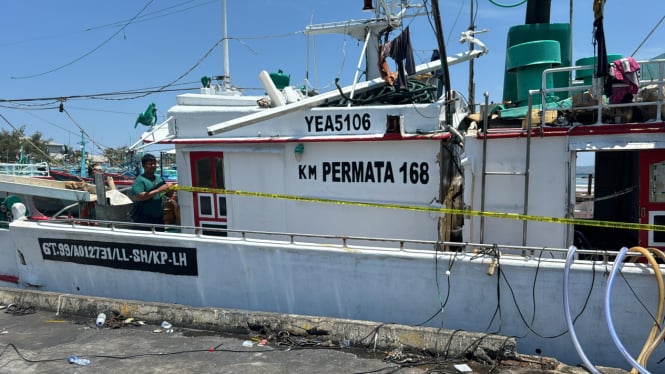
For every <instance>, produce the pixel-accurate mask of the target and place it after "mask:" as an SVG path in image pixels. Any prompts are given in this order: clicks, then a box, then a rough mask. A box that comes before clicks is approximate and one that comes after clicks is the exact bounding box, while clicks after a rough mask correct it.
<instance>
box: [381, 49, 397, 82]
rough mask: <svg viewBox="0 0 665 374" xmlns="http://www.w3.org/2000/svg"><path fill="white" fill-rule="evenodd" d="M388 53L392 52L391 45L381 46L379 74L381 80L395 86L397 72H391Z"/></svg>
mask: <svg viewBox="0 0 665 374" xmlns="http://www.w3.org/2000/svg"><path fill="white" fill-rule="evenodd" d="M388 51H390V44H389V43H388V44H387V46H382V45H379V73H380V74H381V78H382V79H383V80H384V81H385V82H386V83H387V84H388V85H389V86H393V85H395V79H397V72H396V71H391V70H390V65H388V61H386V59H387V58H388Z"/></svg>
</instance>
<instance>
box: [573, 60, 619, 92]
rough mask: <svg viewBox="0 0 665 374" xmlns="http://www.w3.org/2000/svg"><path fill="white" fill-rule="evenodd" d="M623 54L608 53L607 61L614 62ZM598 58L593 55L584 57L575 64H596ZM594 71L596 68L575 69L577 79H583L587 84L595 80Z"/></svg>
mask: <svg viewBox="0 0 665 374" xmlns="http://www.w3.org/2000/svg"><path fill="white" fill-rule="evenodd" d="M622 58H623V56H622V55H619V54H612V55H607V62H609V63H612V62H613V61H615V60H619V59H622ZM597 60H598V58H597V57H596V56H592V57H583V58H581V59H579V60H577V61H575V66H587V65H593V66H596V61H597ZM593 72H594V69H581V70H576V71H575V79H577V80H581V81H583V82H584V84H585V85H590V84H591V83H592V80H593Z"/></svg>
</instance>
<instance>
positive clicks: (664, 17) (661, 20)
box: [631, 15, 665, 56]
mask: <svg viewBox="0 0 665 374" xmlns="http://www.w3.org/2000/svg"><path fill="white" fill-rule="evenodd" d="M663 20H665V15H663V16H662V17H661V18H660V21H658V23H656V26H654V27H653V29H651V32H649V34H648V35H647V36H646V37H645V38H644V40H642V43H640V45H638V46H637V48H635V50H634V51H633V53H632V54H631V56H635V53H637V51H639V50H640V48H642V46H643V45H644V43H646V41H647V39H649V38H650V37H651V34H653V33H654V31H656V29H657V28H658V26H660V24H661V23H662V22H663Z"/></svg>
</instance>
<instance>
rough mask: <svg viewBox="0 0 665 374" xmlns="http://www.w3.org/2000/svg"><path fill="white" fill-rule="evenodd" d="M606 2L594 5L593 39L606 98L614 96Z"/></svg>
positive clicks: (598, 71) (597, 1)
mask: <svg viewBox="0 0 665 374" xmlns="http://www.w3.org/2000/svg"><path fill="white" fill-rule="evenodd" d="M604 6H605V0H594V3H593V16H594V21H593V38H594V40H595V42H596V46H597V50H596V77H597V78H604V79H603V83H604V84H603V86H604V87H603V88H604V91H605V95H606V96H610V95H612V78H611V77H610V76H609V70H610V63H609V61H607V46H606V45H605V29H604V28H603V13H604Z"/></svg>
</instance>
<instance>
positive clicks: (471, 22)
mask: <svg viewBox="0 0 665 374" xmlns="http://www.w3.org/2000/svg"><path fill="white" fill-rule="evenodd" d="M571 1H572V0H571ZM473 2H474V0H469V3H470V4H471V8H470V11H469V16H470V20H469V31H470V32H471V35H473V33H474V31H475V30H476V25H475V23H474V16H473ZM473 48H474V46H473V43H469V53H471V52H473ZM473 67H474V66H473V59H471V60H469V113H475V112H476V110H475V106H476V104H475V99H474V97H475V96H476V84H475V83H474V81H473V78H474V77H473V75H474V71H473Z"/></svg>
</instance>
